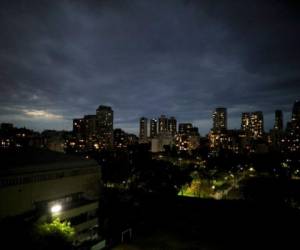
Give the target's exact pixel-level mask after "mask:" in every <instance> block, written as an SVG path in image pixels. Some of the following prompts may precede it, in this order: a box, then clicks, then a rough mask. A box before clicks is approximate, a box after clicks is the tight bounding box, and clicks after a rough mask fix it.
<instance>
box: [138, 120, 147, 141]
mask: <svg viewBox="0 0 300 250" xmlns="http://www.w3.org/2000/svg"><path fill="white" fill-rule="evenodd" d="M147 123H148V119H147V118H146V117H141V119H140V143H146V142H147V130H148V129H147V127H148V126H147Z"/></svg>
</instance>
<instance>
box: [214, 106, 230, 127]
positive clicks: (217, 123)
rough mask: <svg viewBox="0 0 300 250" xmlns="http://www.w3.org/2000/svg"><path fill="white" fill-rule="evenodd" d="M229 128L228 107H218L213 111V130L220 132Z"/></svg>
mask: <svg viewBox="0 0 300 250" xmlns="http://www.w3.org/2000/svg"><path fill="white" fill-rule="evenodd" d="M226 129H227V109H226V108H222V107H220V108H216V111H215V112H214V113H213V130H214V131H215V132H220V131H223V130H226Z"/></svg>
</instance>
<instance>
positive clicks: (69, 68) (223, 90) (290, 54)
mask: <svg viewBox="0 0 300 250" xmlns="http://www.w3.org/2000/svg"><path fill="white" fill-rule="evenodd" d="M275 2H276V4H275V3H274V1H273V0H272V1H271V0H266V1H260V0H244V1H228V0H219V1H217V2H216V3H215V2H214V1H211V0H163V1H161V0H150V1H149V0H122V1H102V0H101V1H98V0H97V1H96V0H91V1H72V0H64V1H41V0H26V1H18V0H16V1H11V0H2V1H0V36H1V37H2V38H3V39H1V40H0V53H1V57H0V66H1V72H0V93H1V95H0V121H7V122H12V123H14V124H16V126H26V127H29V128H32V129H34V130H37V131H41V130H44V129H56V130H62V129H65V130H70V129H71V127H72V119H73V118H76V117H81V116H83V115H84V114H94V113H95V110H96V108H97V107H98V106H99V104H103V105H108V106H111V107H112V108H113V110H114V112H115V114H116V116H115V127H120V128H122V129H123V130H125V131H127V132H129V133H135V134H138V121H139V118H140V117H142V116H146V117H148V118H152V117H157V116H160V114H165V115H167V116H175V117H176V119H177V120H178V122H191V123H193V125H194V126H196V127H199V131H200V133H201V134H202V135H205V134H206V133H208V131H209V129H210V128H211V127H212V121H211V115H212V112H213V110H214V109H215V108H216V107H218V106H224V107H226V108H227V110H228V118H229V119H228V127H229V128H236V129H238V128H239V127H240V115H241V113H242V112H252V111H256V110H261V111H263V113H264V118H265V128H266V130H268V129H270V128H271V127H272V126H273V124H274V111H275V110H276V109H281V110H282V111H283V112H284V121H285V123H286V121H287V120H288V119H290V112H291V110H292V105H293V102H294V101H295V100H297V99H299V93H300V84H299V83H300V71H299V62H300V53H299V52H300V49H299V45H300V32H295V31H297V30H300V15H299V13H300V4H299V3H296V2H299V1H275Z"/></svg>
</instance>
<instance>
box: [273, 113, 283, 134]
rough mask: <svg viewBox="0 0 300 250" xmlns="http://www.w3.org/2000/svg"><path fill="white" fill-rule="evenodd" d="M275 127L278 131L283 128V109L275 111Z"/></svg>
mask: <svg viewBox="0 0 300 250" xmlns="http://www.w3.org/2000/svg"><path fill="white" fill-rule="evenodd" d="M274 129H275V130H278V131H282V130H283V115H282V111H281V110H276V111H275V124H274Z"/></svg>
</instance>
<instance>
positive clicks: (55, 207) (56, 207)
mask: <svg viewBox="0 0 300 250" xmlns="http://www.w3.org/2000/svg"><path fill="white" fill-rule="evenodd" d="M61 209H62V206H61V205H60V204H55V205H53V206H52V207H51V209H50V210H51V213H53V214H56V213H59V212H60V211H61Z"/></svg>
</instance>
